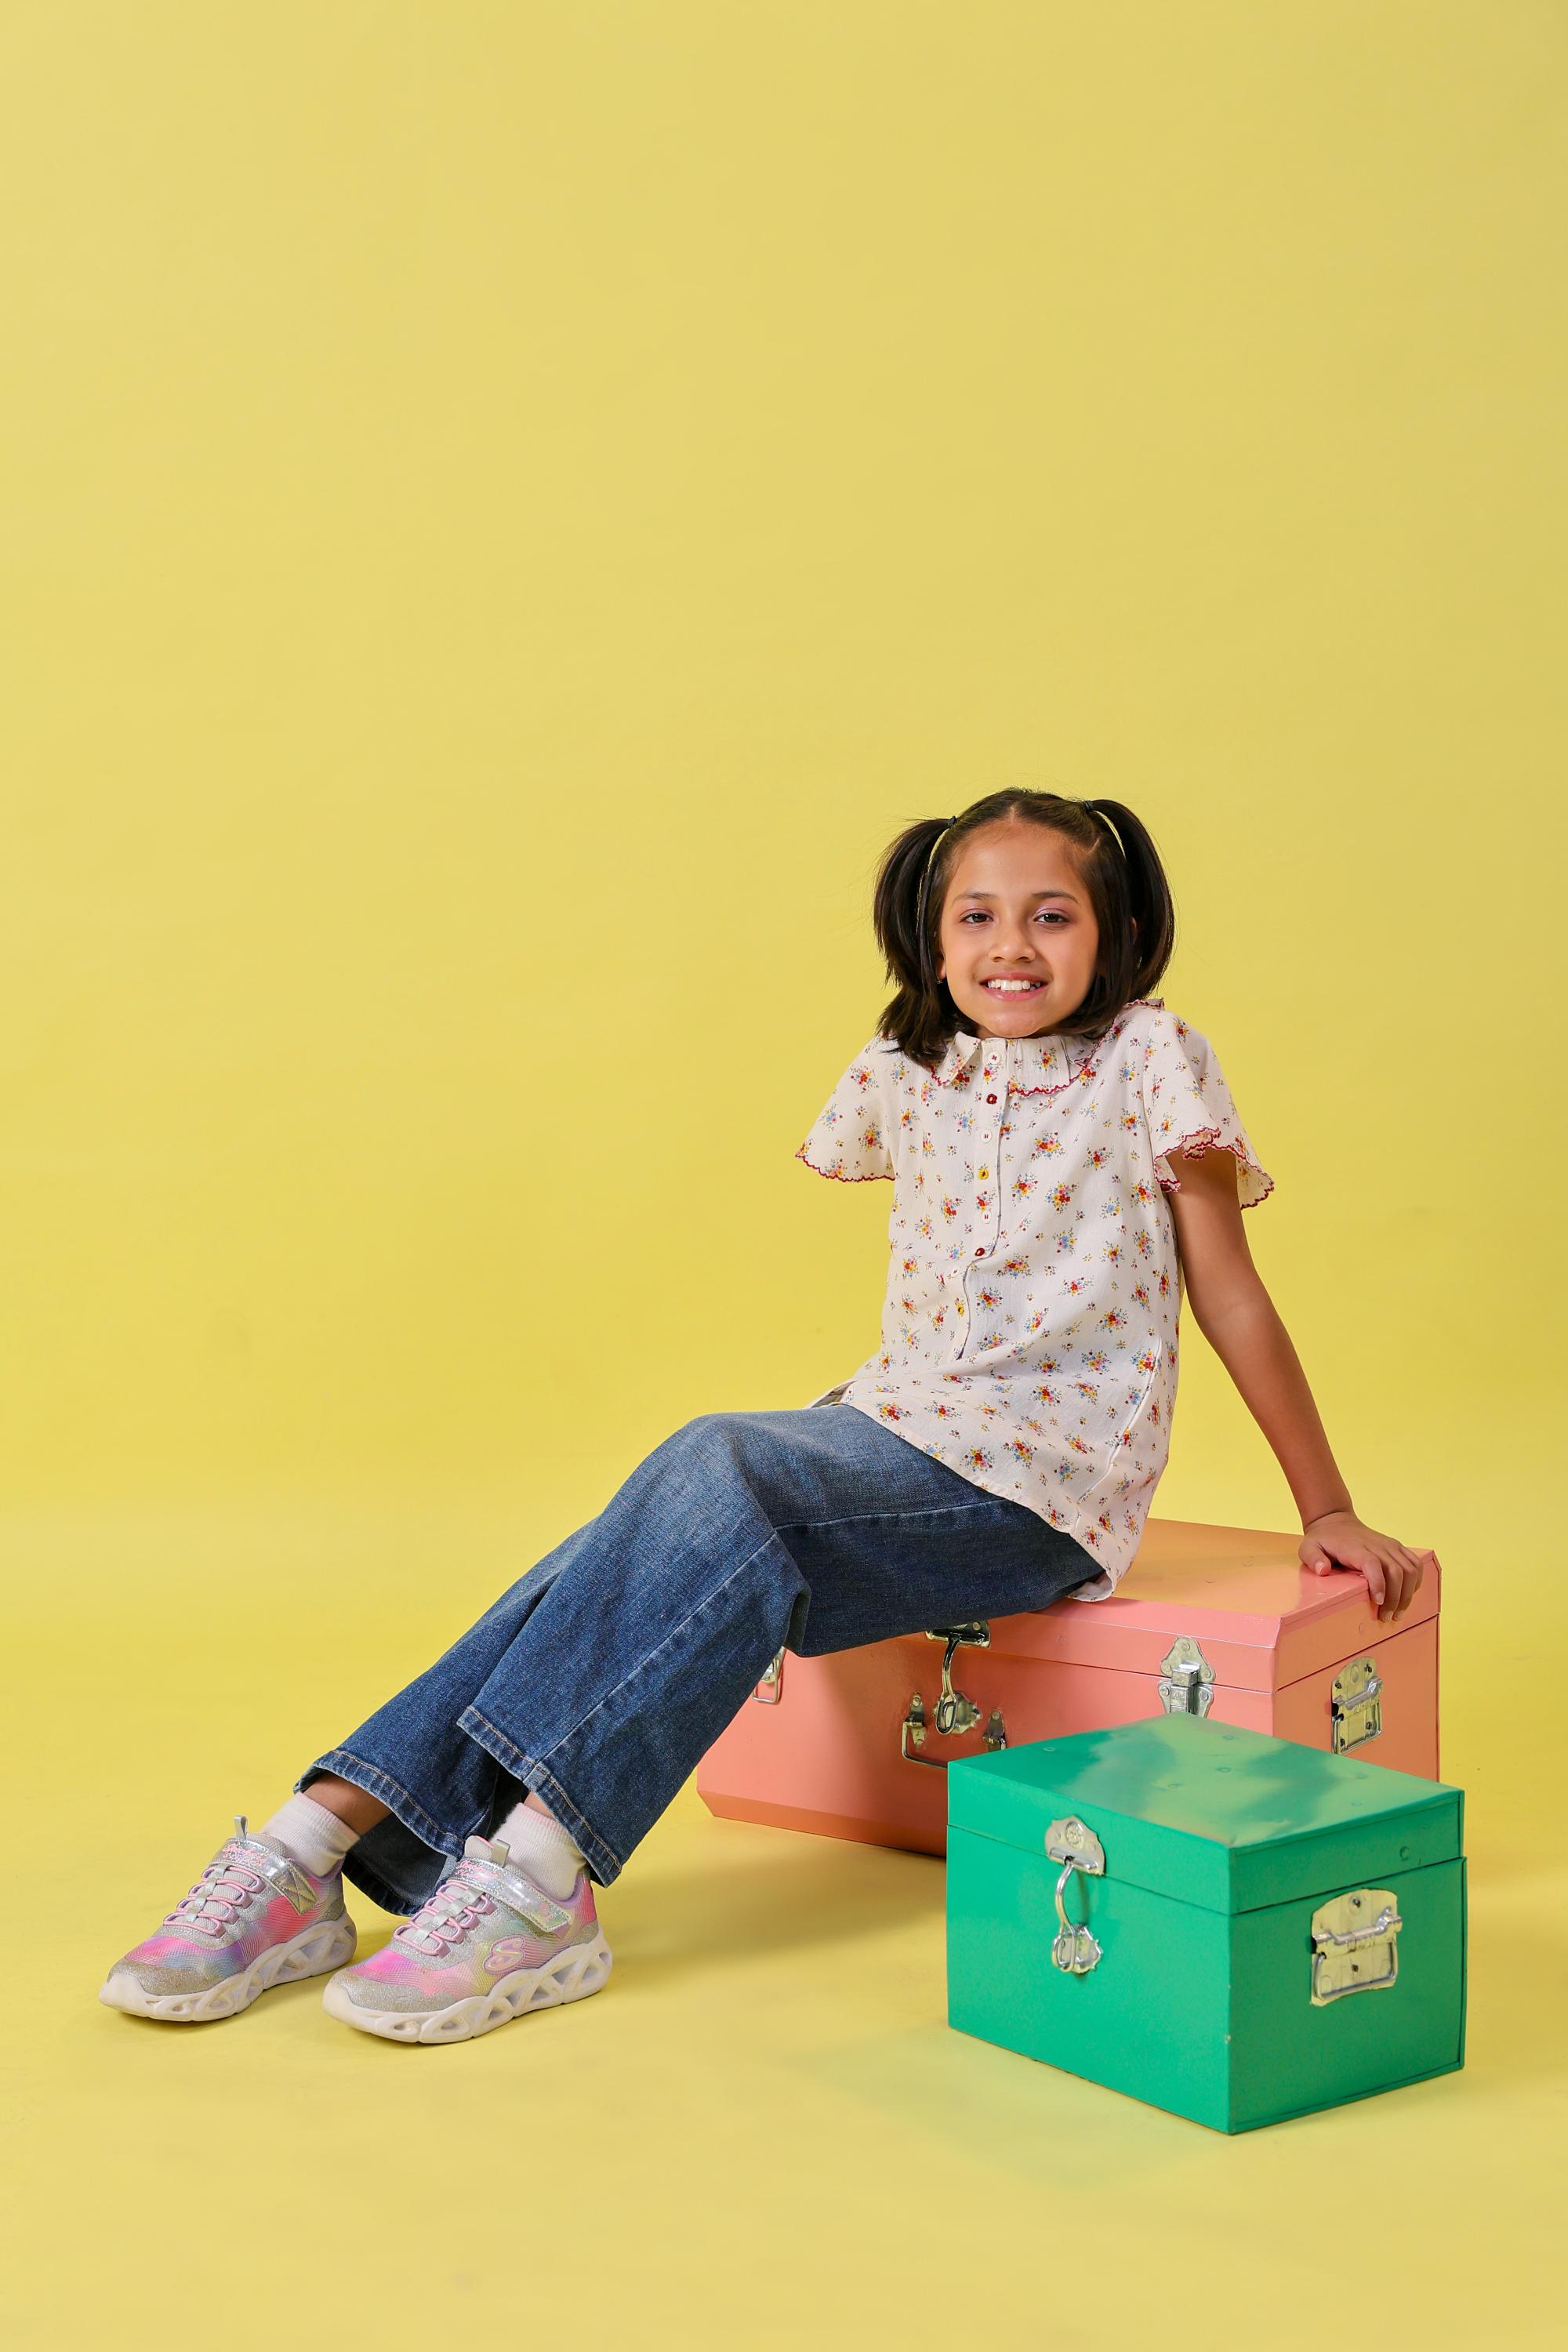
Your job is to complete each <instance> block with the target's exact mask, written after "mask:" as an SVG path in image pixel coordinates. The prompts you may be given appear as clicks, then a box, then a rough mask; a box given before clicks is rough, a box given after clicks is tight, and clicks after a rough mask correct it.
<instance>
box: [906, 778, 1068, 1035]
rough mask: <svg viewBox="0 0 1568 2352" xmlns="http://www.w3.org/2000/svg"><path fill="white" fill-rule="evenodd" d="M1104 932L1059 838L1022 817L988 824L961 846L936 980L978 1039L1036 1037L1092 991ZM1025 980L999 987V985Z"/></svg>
mask: <svg viewBox="0 0 1568 2352" xmlns="http://www.w3.org/2000/svg"><path fill="white" fill-rule="evenodd" d="M1099 952H1100V926H1099V925H1098V923H1097V922H1096V921H1095V919H1094V914H1093V910H1092V908H1090V906H1089V893H1088V891H1087V890H1086V889H1085V888H1084V887H1083V884H1082V882H1081V881H1080V880H1079V873H1078V866H1077V862H1076V857H1075V853H1074V851H1073V849H1072V847H1071V845H1069V844H1068V842H1066V841H1065V840H1064V839H1063V838H1062V836H1061V835H1060V834H1059V833H1051V832H1049V831H1047V828H1046V827H1045V826H1044V825H1040V824H1030V823H1029V822H1028V820H1027V819H1026V818H1017V817H1002V818H999V819H998V820H997V822H996V823H995V824H988V825H983V826H982V827H981V829H980V831H979V832H978V833H973V834H971V835H970V836H969V838H968V840H967V841H965V842H964V843H963V845H961V847H960V850H959V854H958V856H957V858H956V860H955V861H954V864H953V868H952V874H951V875H950V876H949V877H948V885H947V896H946V898H944V899H943V901H942V927H941V932H940V953H939V956H938V960H937V973H938V976H939V978H941V979H942V980H945V981H946V982H947V985H948V988H949V990H950V991H951V992H952V1001H953V1003H955V1004H956V1005H957V1007H958V1009H959V1012H960V1013H961V1014H962V1015H963V1020H964V1024H965V1025H966V1027H968V1028H970V1029H973V1031H974V1032H975V1033H976V1034H977V1035H979V1036H982V1037H1038V1036H1041V1035H1044V1034H1046V1033H1047V1032H1048V1031H1050V1030H1053V1029H1058V1028H1059V1027H1060V1026H1061V1024H1062V1023H1063V1022H1064V1021H1068V1020H1070V1018H1071V1017H1072V1015H1073V1013H1076V1012H1077V1010H1078V1008H1079V1005H1080V1004H1081V1003H1083V1000H1084V998H1085V997H1086V996H1087V995H1088V994H1089V988H1090V986H1091V985H1092V983H1093V981H1094V973H1095V961H1096V958H1097V956H1098V955H1099ZM1004 979H1009V980H1026V981H1028V982H1030V983H1031V985H1030V986H1028V987H1027V988H1015V989H1003V988H998V987H997V986H996V985H995V984H994V983H995V982H997V981H999V980H1004Z"/></svg>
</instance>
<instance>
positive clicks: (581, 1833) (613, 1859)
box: [458, 1706, 626, 1886]
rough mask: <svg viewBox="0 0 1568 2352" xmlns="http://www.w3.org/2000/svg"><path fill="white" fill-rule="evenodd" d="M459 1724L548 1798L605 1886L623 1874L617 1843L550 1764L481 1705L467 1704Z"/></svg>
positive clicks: (514, 1776) (515, 1777)
mask: <svg viewBox="0 0 1568 2352" xmlns="http://www.w3.org/2000/svg"><path fill="white" fill-rule="evenodd" d="M458 1730H459V1731H466V1732H467V1733H468V1738H470V1739H471V1740H473V1741H474V1742H475V1743H476V1745H478V1746H479V1747H480V1748H483V1749H484V1751H485V1753H486V1754H487V1755H488V1756H493V1757H494V1758H495V1760H496V1762H497V1763H498V1764H499V1765H500V1767H501V1768H502V1769H503V1770H504V1771H507V1772H510V1774H511V1777H512V1779H513V1780H521V1782H522V1784H523V1786H524V1788H525V1789H532V1790H534V1791H535V1792H536V1793H537V1794H538V1795H539V1796H541V1797H542V1798H543V1799H544V1801H545V1802H546V1803H547V1804H548V1805H549V1807H550V1810H551V1811H552V1813H554V1814H556V1815H557V1816H558V1817H559V1818H560V1820H561V1821H562V1822H563V1823H564V1824H565V1826H566V1828H567V1829H569V1830H570V1831H571V1832H572V1836H573V1838H574V1842H575V1843H576V1844H577V1845H578V1847H579V1848H580V1849H581V1851H582V1853H583V1856H584V1860H585V1861H586V1862H587V1864H588V1865H589V1867H590V1869H591V1870H592V1872H593V1874H594V1876H595V1878H596V1879H597V1880H598V1882H599V1885H601V1886H608V1885H610V1883H611V1881H612V1880H613V1879H616V1878H618V1877H619V1876H620V1874H621V1872H622V1870H623V1869H624V1868H625V1867H626V1865H625V1864H624V1863H623V1862H622V1860H621V1857H620V1855H619V1854H618V1853H616V1851H615V1849H614V1847H613V1846H608V1845H606V1844H605V1841H604V1839H603V1838H602V1837H601V1836H600V1835H599V1833H598V1832H597V1830H595V1827H594V1825H593V1823H592V1822H590V1821H589V1820H588V1819H587V1818H586V1816H585V1815H584V1813H583V1812H582V1811H581V1810H580V1808H579V1807H578V1806H577V1805H576V1804H575V1803H574V1801H573V1799H572V1798H571V1797H569V1796H568V1794H567V1793H566V1790H564V1789H563V1787H562V1785H561V1783H560V1781H559V1780H557V1779H556V1777H555V1775H554V1773H553V1772H552V1770H551V1769H550V1767H549V1766H548V1765H547V1764H542V1763H541V1762H540V1761H539V1759H538V1758H537V1757H535V1756H527V1755H525V1754H524V1753H523V1751H522V1749H521V1748H518V1747H516V1746H514V1744H513V1743H512V1741H511V1740H510V1739H509V1738H507V1736H506V1734H505V1732H504V1731H500V1730H498V1728H497V1727H496V1726H495V1725H494V1724H493V1723H492V1722H491V1721H490V1719H489V1717H488V1716H484V1715H481V1714H480V1713H479V1709H478V1707H475V1706H466V1707H465V1708H464V1709H463V1712H462V1714H461V1715H460V1716H459V1717H458Z"/></svg>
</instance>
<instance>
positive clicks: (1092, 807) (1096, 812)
mask: <svg viewBox="0 0 1568 2352" xmlns="http://www.w3.org/2000/svg"><path fill="white" fill-rule="evenodd" d="M1083 805H1084V807H1085V808H1086V809H1087V810H1088V811H1089V814H1090V816H1097V817H1098V818H1099V819H1100V824H1102V825H1103V826H1104V827H1105V829H1106V831H1107V833H1109V834H1110V838H1111V840H1112V841H1113V842H1114V843H1115V844H1116V846H1117V848H1118V849H1119V850H1120V851H1121V857H1122V863H1123V864H1125V863H1126V859H1127V845H1126V843H1125V842H1124V841H1123V840H1122V838H1121V835H1120V834H1119V833H1118V832H1117V830H1116V827H1115V825H1114V824H1112V823H1111V821H1110V818H1109V817H1108V816H1107V815H1106V814H1105V811H1104V810H1103V809H1102V808H1100V807H1099V806H1097V804H1096V803H1094V802H1093V801H1085V803H1083Z"/></svg>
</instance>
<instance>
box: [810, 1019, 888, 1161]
mask: <svg viewBox="0 0 1568 2352" xmlns="http://www.w3.org/2000/svg"><path fill="white" fill-rule="evenodd" d="M889 1076H890V1072H889V1063H888V1052H887V1047H886V1045H884V1044H883V1042H882V1040H881V1038H880V1037H873V1038H872V1040H871V1042H870V1043H869V1045H867V1046H866V1048H865V1050H864V1052H862V1053H859V1054H857V1055H856V1056H855V1059H854V1060H853V1061H852V1062H851V1063H850V1065H849V1067H848V1068H847V1070H846V1071H845V1073H844V1076H842V1077H841V1078H840V1079H839V1081H838V1084H837V1086H836V1087H834V1089H833V1092H832V1093H831V1094H830V1095H829V1096H828V1097H827V1100H826V1102H825V1103H824V1105H823V1107H822V1108H821V1109H820V1110H819V1111H818V1113H817V1115H816V1118H815V1119H814V1120H813V1122H812V1126H811V1131H810V1133H809V1134H808V1135H807V1137H806V1139H805V1142H804V1143H803V1144H802V1145H801V1146H800V1149H799V1150H797V1151H796V1153H795V1158H796V1159H797V1160H805V1164H806V1166H807V1167H808V1168H815V1169H816V1172H817V1174H818V1175H819V1176H837V1177H838V1178H839V1179H840V1181H842V1182H844V1183H846V1184H865V1183H868V1182H869V1181H871V1179H872V1178H873V1177H877V1176H888V1177H890V1176H891V1175H892V1173H893V1151H892V1133H891V1122H890V1118H889V1096H890V1087H889Z"/></svg>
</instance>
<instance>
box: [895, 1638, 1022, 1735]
mask: <svg viewBox="0 0 1568 2352" xmlns="http://www.w3.org/2000/svg"><path fill="white" fill-rule="evenodd" d="M926 1640H927V1641H928V1642H943V1643H946V1645H947V1646H946V1647H945V1649H944V1650H943V1651H942V1696H941V1697H940V1698H939V1699H938V1700H937V1703H936V1714H935V1724H936V1728H937V1730H938V1731H939V1732H940V1733H941V1734H942V1737H943V1738H953V1737H955V1736H956V1735H957V1734H958V1733H959V1732H961V1731H973V1728H974V1726H975V1725H976V1724H977V1723H978V1722H979V1720H980V1715H981V1710H980V1708H979V1707H978V1706H976V1705H975V1703H974V1701H973V1699H972V1698H969V1697H966V1696H965V1695H964V1693H963V1691H961V1690H954V1688H953V1686H952V1661H953V1657H954V1655H955V1654H956V1653H957V1651H958V1649H959V1647H960V1646H961V1644H963V1643H973V1645H974V1646H975V1647H976V1648H978V1649H982V1650H984V1649H988V1648H989V1647H990V1644H991V1628H990V1626H989V1625H988V1624H986V1623H985V1622H984V1619H980V1620H978V1621H976V1622H974V1623H973V1624H969V1625H939V1626H937V1627H936V1628H935V1629H934V1631H932V1632H931V1633H927V1635H926ZM925 1736H926V1711H925V1701H924V1700H923V1699H922V1698H921V1695H920V1693H919V1691H916V1693H915V1695H914V1696H913V1698H911V1699H910V1705H909V1712H908V1713H907V1714H906V1715H905V1717H904V1719H903V1721H902V1723H901V1724H900V1726H899V1753H900V1756H901V1757H902V1758H903V1759H904V1761H905V1763H906V1764H932V1765H934V1766H935V1767H936V1769H937V1770H938V1771H939V1772H945V1771H946V1769H947V1763H946V1759H944V1758H942V1757H941V1756H911V1755H910V1741H911V1740H913V1742H914V1744H915V1746H916V1747H917V1748H923V1747H924V1746H925ZM981 1737H982V1738H983V1739H984V1744H985V1746H986V1747H987V1748H1005V1747H1006V1745H1007V1733H1006V1729H1005V1726H1004V1724H1003V1721H1002V1710H1001V1708H1000V1707H996V1706H994V1707H993V1708H992V1710H991V1715H990V1719H989V1720H988V1722H987V1723H986V1726H985V1729H984V1732H983V1733H982V1734H981Z"/></svg>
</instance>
